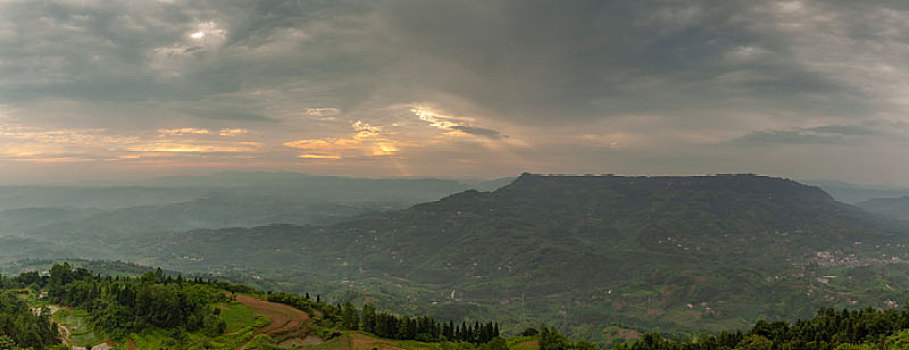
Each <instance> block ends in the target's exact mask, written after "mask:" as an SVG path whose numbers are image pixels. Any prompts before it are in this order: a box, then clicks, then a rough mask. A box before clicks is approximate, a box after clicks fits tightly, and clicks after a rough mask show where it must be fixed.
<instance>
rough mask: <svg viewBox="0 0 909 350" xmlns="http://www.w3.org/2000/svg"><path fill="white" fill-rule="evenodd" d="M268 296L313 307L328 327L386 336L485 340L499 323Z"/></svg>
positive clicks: (303, 307)
mask: <svg viewBox="0 0 909 350" xmlns="http://www.w3.org/2000/svg"><path fill="white" fill-rule="evenodd" d="M268 300H269V301H273V302H277V303H283V304H287V305H290V306H293V307H296V308H298V309H301V310H303V311H307V312H312V311H313V310H317V311H318V312H320V313H321V314H323V317H322V318H321V319H319V320H317V322H320V323H321V325H322V326H325V327H328V328H341V329H346V330H359V331H363V332H367V333H372V334H375V335H376V336H379V337H382V338H388V339H399V340H418V341H424V342H439V341H454V342H467V343H474V344H485V343H488V342H490V341H491V340H493V339H494V338H496V337H498V336H499V324H498V323H493V322H486V323H479V322H474V323H473V324H468V323H465V322H462V323H460V324H455V323H454V322H451V321H449V322H447V323H441V322H438V321H436V320H435V319H433V318H431V317H427V316H416V317H412V316H403V315H395V314H390V313H385V312H380V311H377V310H376V308H375V306H373V305H370V304H366V305H364V306H363V308H362V309H358V308H357V307H355V306H354V305H353V304H352V303H350V302H347V303H345V304H344V305H343V306H342V305H332V304H327V303H324V302H321V301H319V300H317V301H312V300H310V298H309V297H308V296H300V295H296V294H287V293H271V294H269V295H268Z"/></svg>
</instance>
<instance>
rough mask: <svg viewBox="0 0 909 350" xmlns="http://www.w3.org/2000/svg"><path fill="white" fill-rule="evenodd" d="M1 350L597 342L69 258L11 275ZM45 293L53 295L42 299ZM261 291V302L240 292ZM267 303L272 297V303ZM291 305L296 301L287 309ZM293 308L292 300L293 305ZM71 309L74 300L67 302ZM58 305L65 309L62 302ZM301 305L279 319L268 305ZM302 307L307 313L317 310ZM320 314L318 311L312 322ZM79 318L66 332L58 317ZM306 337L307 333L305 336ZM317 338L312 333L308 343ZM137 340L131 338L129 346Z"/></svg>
mask: <svg viewBox="0 0 909 350" xmlns="http://www.w3.org/2000/svg"><path fill="white" fill-rule="evenodd" d="M0 289H2V292H0V349H27V348H30V349H50V348H57V347H64V346H63V345H61V341H63V342H66V344H69V345H73V346H76V345H77V346H83V347H88V346H92V345H97V344H101V343H105V342H106V343H107V344H118V345H119V346H117V347H116V348H124V349H125V348H136V349H165V348H167V349H238V348H239V349H243V348H245V349H280V348H290V347H303V348H307V349H310V350H321V349H351V350H353V349H364V350H367V349H370V350H371V349H373V348H377V349H408V350H410V349H427V350H450V349H458V350H508V349H510V350H536V349H540V350H593V349H597V348H598V346H597V345H595V344H592V343H589V342H587V341H584V340H579V341H572V340H570V339H569V338H568V337H565V336H563V335H562V334H560V333H559V331H558V329H557V327H548V326H546V325H541V326H539V327H536V328H534V327H530V328H527V329H525V330H523V331H521V332H520V333H518V334H514V335H513V336H512V337H510V338H507V339H506V338H503V337H502V336H500V334H499V325H498V324H497V323H494V322H485V323H480V322H473V323H467V322H460V323H455V322H452V321H448V322H439V321H436V320H435V319H433V318H430V317H426V316H417V317H412V316H404V315H397V314H391V313H387V312H384V311H379V310H376V308H375V307H374V306H372V305H369V304H366V305H364V306H363V307H361V308H358V307H355V306H354V305H353V304H352V303H350V302H345V303H344V304H337V303H335V304H332V303H327V302H325V301H323V300H321V297H320V296H316V297H315V298H311V297H310V296H309V295H305V294H304V295H297V294H289V293H262V292H259V291H256V290H254V289H252V288H249V287H247V286H243V285H238V284H232V283H226V282H216V281H211V280H207V279H201V278H183V277H181V276H177V277H174V276H170V275H167V274H165V273H164V272H163V271H162V270H160V269H159V270H154V271H149V272H146V273H144V274H142V275H141V276H135V277H127V276H117V277H112V276H101V275H96V274H93V273H92V272H90V271H88V270H87V269H84V268H73V267H72V266H70V265H68V264H63V265H54V266H52V267H51V268H50V271H49V273H48V274H39V273H37V272H31V273H24V274H20V275H19V276H16V277H13V278H4V277H2V276H0ZM39 296H41V298H39ZM239 296H243V297H242V298H241V299H243V300H256V299H254V298H253V297H251V296H255V297H256V298H260V299H261V300H262V301H256V303H257V304H243V303H240V302H238V301H237V298H238V297H239ZM265 300H267V301H265ZM282 305H286V306H282ZM291 306H292V307H293V308H290V307H291ZM59 307H63V308H62V309H59ZM52 309H53V310H54V311H56V312H55V313H54V314H53V316H52V315H51V310H52ZM282 309H286V310H291V311H293V312H295V313H298V314H299V315H300V316H296V318H295V316H293V315H291V316H290V318H289V319H287V320H284V321H282V322H283V323H281V322H277V320H275V319H272V320H269V319H268V318H266V317H262V316H261V314H260V313H262V312H264V313H268V312H269V311H275V310H282ZM297 310H302V311H305V313H303V312H301V311H297ZM309 315H312V316H313V320H312V322H310V321H309ZM54 322H56V323H58V324H59V325H62V326H65V327H67V332H66V333H67V334H60V333H58V328H57V325H55V324H54ZM304 338H305V339H304ZM306 339H312V340H311V341H309V342H308V343H307V341H306ZM127 344H128V345H127ZM610 347H612V348H615V349H618V350H650V349H659V350H676V349H679V350H722V349H729V350H733V349H766V350H799V349H805V350H856V349H858V350H866V349H867V350H871V349H887V350H889V349H909V308H903V309H897V308H889V309H872V308H865V309H857V310H840V311H837V310H834V309H831V308H825V309H821V310H820V311H818V312H817V314H816V316H815V317H814V318H811V319H808V320H801V321H796V322H791V323H790V322H784V321H776V322H766V321H758V322H757V323H755V324H753V326H751V327H750V328H749V329H747V330H744V331H723V332H720V333H714V334H707V333H703V334H700V335H698V336H694V337H678V336H673V335H666V334H661V333H659V332H651V333H645V334H643V335H642V336H640V337H639V338H638V339H634V340H631V341H629V342H622V341H615V342H614V343H613V344H611V346H610Z"/></svg>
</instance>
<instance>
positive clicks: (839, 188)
mask: <svg viewBox="0 0 909 350" xmlns="http://www.w3.org/2000/svg"><path fill="white" fill-rule="evenodd" d="M804 183H806V184H810V185H814V186H818V187H820V188H821V189H823V190H824V191H826V192H827V193H830V195H832V196H833V198H836V200H838V201H841V202H845V203H858V202H861V201H866V200H869V199H873V198H895V197H902V196H909V188H905V187H899V186H865V185H856V184H851V183H848V182H842V181H833V180H806V181H804Z"/></svg>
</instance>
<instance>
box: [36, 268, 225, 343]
mask: <svg viewBox="0 0 909 350" xmlns="http://www.w3.org/2000/svg"><path fill="white" fill-rule="evenodd" d="M38 283H40V282H38ZM42 287H44V288H46V289H47V291H48V298H49V299H50V300H51V301H52V302H54V303H59V304H61V305H66V306H71V307H76V308H81V309H85V310H87V311H89V313H90V314H91V316H92V322H93V323H94V324H95V326H97V327H98V328H100V329H101V330H102V331H104V332H106V333H107V334H109V335H111V336H114V337H115V338H116V337H122V336H125V335H126V334H128V333H130V332H135V331H139V330H142V329H144V328H148V327H159V328H164V329H181V330H186V331H189V332H195V331H203V332H205V333H206V334H209V335H212V336H215V335H219V334H221V333H223V332H224V329H225V327H226V324H225V322H224V321H222V320H220V319H219V318H218V316H217V315H218V313H217V310H216V309H214V308H213V307H212V306H211V304H212V303H213V302H217V301H225V300H227V296H225V295H224V293H223V292H222V291H221V290H220V289H219V288H216V286H213V285H211V284H210V283H207V282H202V281H201V280H199V279H196V280H184V279H183V278H182V277H177V278H173V277H170V276H165V275H164V274H163V272H162V271H161V270H160V269H159V270H157V271H155V272H148V273H146V274H145V275H142V276H141V277H139V278H112V277H105V278H102V277H100V276H95V275H93V274H92V273H91V272H89V271H88V270H85V269H83V268H76V269H73V268H72V267H71V266H69V265H68V264H63V265H54V266H53V267H52V268H51V269H50V275H49V276H48V278H47V280H46V285H44V286H42Z"/></svg>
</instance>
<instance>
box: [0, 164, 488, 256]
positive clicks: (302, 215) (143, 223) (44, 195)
mask: <svg viewBox="0 0 909 350" xmlns="http://www.w3.org/2000/svg"><path fill="white" fill-rule="evenodd" d="M498 185H501V181H498V182H496V181H493V182H488V183H487V182H485V181H476V182H474V183H470V184H468V183H461V182H459V181H455V180H441V179H424V178H399V179H367V178H349V177H335V176H310V175H304V174H297V173H289V172H226V173H219V174H214V175H209V176H174V177H164V178H156V179H149V180H142V181H135V182H116V183H104V182H91V183H76V184H68V185H54V186H7V187H0V236H2V235H20V236H23V237H26V236H27V237H32V238H36V237H38V238H43V239H48V240H55V239H60V240H67V239H69V238H72V237H80V238H85V236H86V235H91V236H97V237H114V238H116V239H117V240H120V239H123V238H126V237H129V236H130V235H134V234H144V233H166V232H179V231H186V230H191V229H199V228H222V227H232V226H259V225H268V224H298V225H303V224H320V225H324V224H328V223H332V222H336V221H337V220H338V219H339V218H342V217H350V216H355V215H360V214H363V213H366V212H369V211H375V210H392V209H402V208H405V207H407V206H410V205H413V204H416V203H420V202H425V201H431V200H435V199H438V198H441V197H444V196H447V195H449V194H452V193H456V192H460V191H463V190H466V189H470V188H490V187H493V186H498ZM4 209H5V210H4ZM2 258H3V257H2V256H0V260H3V259H2Z"/></svg>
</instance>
